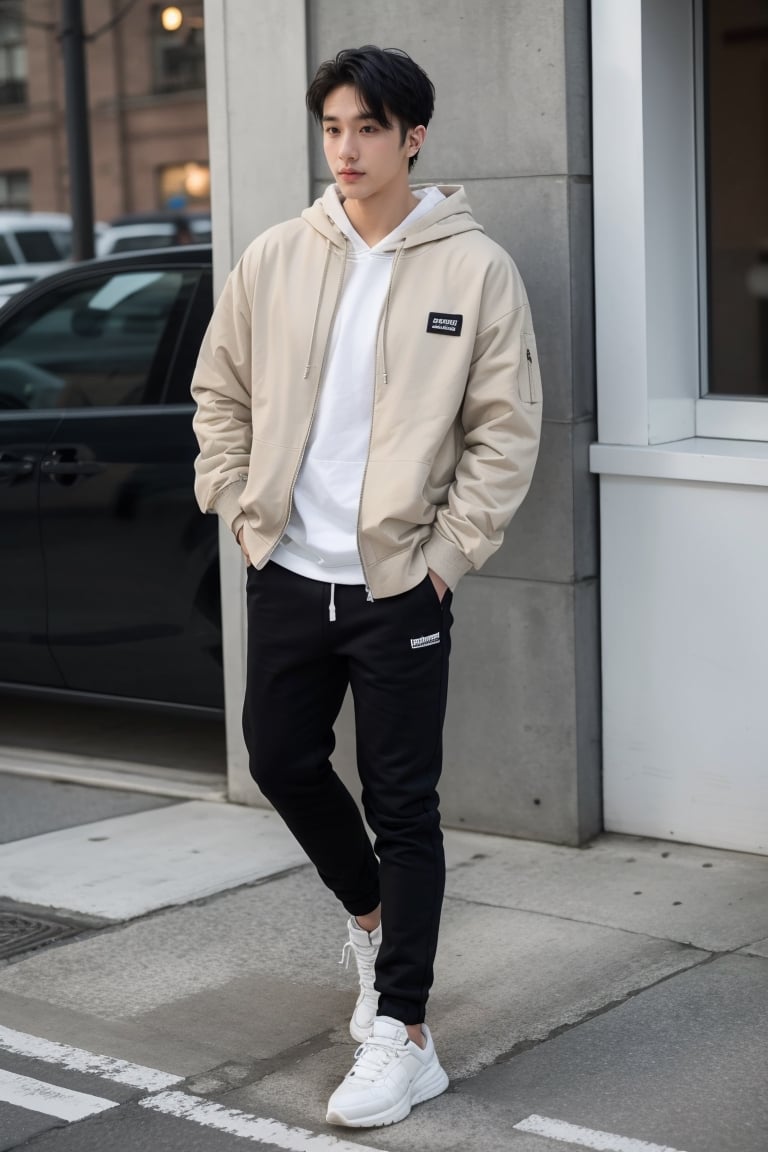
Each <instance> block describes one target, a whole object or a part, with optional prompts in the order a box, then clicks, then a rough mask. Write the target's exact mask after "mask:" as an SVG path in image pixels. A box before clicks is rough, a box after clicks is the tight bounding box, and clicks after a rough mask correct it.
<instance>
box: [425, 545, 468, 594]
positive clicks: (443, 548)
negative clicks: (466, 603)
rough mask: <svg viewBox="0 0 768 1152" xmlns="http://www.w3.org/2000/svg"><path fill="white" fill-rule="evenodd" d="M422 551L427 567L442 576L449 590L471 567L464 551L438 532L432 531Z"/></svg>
mask: <svg viewBox="0 0 768 1152" xmlns="http://www.w3.org/2000/svg"><path fill="white" fill-rule="evenodd" d="M422 551H423V553H424V559H425V560H426V562H427V567H428V568H431V569H432V571H433V572H437V574H438V576H442V578H443V580H445V582H446V584H447V585H448V587H449V588H450V589H451V591H453V590H454V588H455V587H456V585H457V584H458V582H459V580H461V578H462V576H466V574H467V572H469V570H470V568H471V567H472V565H471V564H470V562H469V560H467V558H466V556H465V555H464V553H463V552H460V551H459V549H458V548H457V547H456V545H455V544H451V542H450V541H449V540H446V539H445V537H444V536H441V535H440V534H439V533H438V532H433V533H432V535H431V536H430V538H429V540H427V542H426V544H425V545H424V547H423V549H422Z"/></svg>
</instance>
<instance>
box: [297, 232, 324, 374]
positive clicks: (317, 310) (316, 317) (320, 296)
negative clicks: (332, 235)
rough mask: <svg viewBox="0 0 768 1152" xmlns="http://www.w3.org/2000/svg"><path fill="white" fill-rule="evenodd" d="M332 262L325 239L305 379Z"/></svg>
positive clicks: (310, 365)
mask: <svg viewBox="0 0 768 1152" xmlns="http://www.w3.org/2000/svg"><path fill="white" fill-rule="evenodd" d="M330 263H331V242H330V240H326V241H325V262H324V264H323V275H322V277H321V279H320V291H319V292H318V294H317V306H316V308H315V315H314V319H313V320H312V332H311V334H310V337H309V348H308V349H307V364H306V367H305V368H304V377H303V378H304V379H305V380H306V379H307V377H308V376H309V370H310V368H311V367H312V352H313V351H314V347H315V336H316V335H317V324H318V320H319V318H320V309H321V308H322V306H323V293H324V292H325V281H326V280H327V278H328V267H329V265H330Z"/></svg>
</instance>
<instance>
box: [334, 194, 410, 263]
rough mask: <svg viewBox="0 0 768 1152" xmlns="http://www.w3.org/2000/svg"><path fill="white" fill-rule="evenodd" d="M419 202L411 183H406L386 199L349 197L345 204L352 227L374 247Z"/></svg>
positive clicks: (370, 246) (378, 197)
mask: <svg viewBox="0 0 768 1152" xmlns="http://www.w3.org/2000/svg"><path fill="white" fill-rule="evenodd" d="M418 202H419V201H418V197H416V196H414V194H413V192H411V189H410V185H408V184H406V185H405V187H404V188H402V189H398V194H397V195H396V196H393V195H392V194H391V193H390V194H389V196H388V197H387V198H386V200H384V201H382V198H381V197H380V196H369V197H368V198H367V199H365V200H349V199H347V200H344V202H343V204H344V211H345V212H346V214H347V216H348V217H349V220H350V222H351V224H352V227H353V228H354V229H355V231H356V232H357V234H358V235H359V236H361V237H362V238H363V240H364V241H365V242H366V244H367V245H368V247H369V248H372V247H373V245H374V244H378V242H379V240H383V239H384V237H385V236H389V234H390V232H394V230H395V228H397V226H398V224H402V222H403V220H405V218H406V216H409V215H410V213H411V212H412V211H413V210H414V208H415V207H416V205H417V204H418Z"/></svg>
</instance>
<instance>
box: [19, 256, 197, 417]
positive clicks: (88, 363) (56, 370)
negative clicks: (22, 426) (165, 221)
mask: <svg viewBox="0 0 768 1152" xmlns="http://www.w3.org/2000/svg"><path fill="white" fill-rule="evenodd" d="M196 275H197V274H196V273H184V272H182V271H169V272H162V271H149V270H148V271H143V270H142V271H136V272H120V273H117V274H115V275H112V276H106V277H105V276H104V275H101V276H98V277H92V278H90V279H88V280H87V281H85V282H83V281H80V282H78V283H77V284H64V285H61V286H59V287H58V288H57V289H56V290H55V291H50V292H48V293H47V294H46V295H45V296H43V297H42V298H41V299H38V300H36V301H34V302H32V303H31V304H29V305H28V306H27V308H26V309H25V310H24V311H23V312H21V313H20V314H19V315H18V316H15V317H14V318H13V319H12V320H11V321H9V322H8V323H6V324H5V325H4V326H2V327H0V408H6V409H9V408H10V409H17V408H26V409H40V408H91V407H104V406H115V405H126V404H144V403H149V402H152V401H153V400H156V399H158V398H159V397H158V396H157V395H156V394H155V390H153V388H152V372H153V368H154V365H155V361H156V357H157V356H158V354H159V352H160V351H161V349H162V347H163V340H164V338H165V339H166V340H169V341H171V342H173V343H175V341H176V338H177V335H178V330H179V326H180V322H181V317H180V315H179V309H180V308H181V309H182V310H183V308H184V306H185V303H184V302H185V301H186V299H187V292H188V289H189V288H190V287H191V284H192V283H193V281H194V279H195V277H196ZM166 351H167V349H166Z"/></svg>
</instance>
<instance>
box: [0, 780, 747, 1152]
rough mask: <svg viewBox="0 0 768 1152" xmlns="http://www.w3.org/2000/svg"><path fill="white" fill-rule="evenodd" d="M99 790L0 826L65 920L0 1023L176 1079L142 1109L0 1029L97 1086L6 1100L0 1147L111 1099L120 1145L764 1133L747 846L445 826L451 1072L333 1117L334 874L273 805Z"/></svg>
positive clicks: (436, 1142)
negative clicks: (526, 836)
mask: <svg viewBox="0 0 768 1152" xmlns="http://www.w3.org/2000/svg"><path fill="white" fill-rule="evenodd" d="M4 779H5V780H6V781H7V780H10V777H7V778H3V777H1V776H0V796H2V790H3V781H4ZM40 786H41V787H43V784H42V782H40ZM83 791H88V790H86V789H83ZM90 791H92V792H94V793H95V790H90ZM103 803H104V802H103V800H102V808H103ZM126 803H127V801H126ZM115 804H116V805H118V806H117V807H116V808H115V809H114V811H115V814H114V815H111V816H107V817H106V818H104V817H103V816H102V815H101V814H99V816H98V818H97V819H95V820H94V821H92V822H91V823H86V824H83V825H80V826H77V827H74V828H72V827H69V828H68V829H62V830H60V831H57V830H55V829H52V828H51V827H50V825H48V826H47V830H46V831H45V832H43V833H42V834H40V835H36V836H27V837H26V838H25V839H21V840H17V841H15V842H10V843H6V844H5V845H3V846H2V847H0V897H6V898H7V897H9V896H12V897H13V898H14V899H15V900H17V901H20V902H22V904H23V905H24V906H25V907H29V906H36V907H39V908H45V907H48V908H49V909H50V908H51V907H53V908H55V909H58V910H60V911H65V912H67V913H68V914H69V915H70V917H77V916H78V915H81V914H82V915H83V917H84V924H86V926H85V928H84V930H83V932H82V934H81V935H79V936H76V937H74V938H71V937H70V938H69V939H68V940H66V941H61V942H59V943H55V944H53V945H49V946H48V947H46V948H45V949H43V950H41V951H39V952H32V953H28V954H25V955H21V956H19V957H17V958H14V959H12V960H11V961H10V962H8V963H6V964H5V965H3V966H2V967H0V1025H2V1026H4V1027H5V1028H6V1029H11V1030H14V1031H15V1032H17V1033H19V1034H21V1035H22V1036H31V1037H38V1038H40V1037H42V1038H44V1039H45V1040H47V1041H51V1042H56V1043H57V1044H60V1045H70V1046H72V1047H73V1048H75V1049H78V1050H84V1051H86V1052H87V1053H90V1054H93V1055H94V1058H96V1059H99V1060H103V1059H104V1058H105V1057H119V1058H120V1059H122V1060H124V1061H131V1062H134V1063H136V1064H138V1065H141V1066H143V1067H149V1068H151V1069H156V1070H158V1071H159V1072H165V1073H167V1074H169V1075H170V1076H172V1077H174V1078H178V1079H179V1084H180V1090H181V1092H182V1093H183V1094H186V1095H182V1097H181V1100H182V1104H179V1101H178V1099H175V1098H174V1099H173V1100H171V1103H170V1104H169V1105H168V1107H169V1108H170V1109H171V1111H170V1112H169V1113H166V1114H163V1115H161V1114H159V1113H158V1111H157V1108H156V1107H155V1105H151V1106H150V1105H148V1104H147V1103H146V1100H145V1097H146V1092H145V1093H143V1094H142V1092H141V1091H140V1090H138V1089H136V1090H135V1092H134V1093H133V1095H131V1094H130V1093H128V1094H126V1091H125V1090H124V1089H121V1092H120V1093H118V1094H117V1095H115V1094H114V1092H113V1090H112V1089H111V1088H110V1089H104V1090H103V1091H102V1092H101V1093H100V1092H99V1091H98V1090H97V1089H96V1088H95V1087H94V1084H95V1083H96V1080H95V1075H96V1074H89V1075H88V1076H87V1077H86V1076H85V1073H83V1072H78V1071H77V1070H71V1069H70V1070H62V1067H60V1066H56V1068H54V1067H53V1065H47V1064H46V1059H47V1058H41V1056H40V1052H39V1050H36V1053H37V1054H31V1053H30V1052H25V1051H15V1052H14V1051H10V1050H7V1049H6V1050H4V1049H3V1045H2V1040H1V1039H0V1070H2V1069H6V1070H7V1071H8V1073H9V1074H12V1075H16V1076H17V1077H20V1078H21V1079H24V1077H26V1078H27V1079H29V1080H32V1081H37V1080H41V1079H42V1080H44V1079H45V1078H46V1075H47V1076H48V1081H49V1082H52V1083H55V1084H57V1085H60V1086H61V1088H62V1090H63V1089H66V1088H67V1087H69V1088H71V1089H72V1090H74V1091H75V1092H77V1091H78V1090H79V1091H81V1092H82V1093H83V1094H84V1096H85V1097H86V1098H89V1097H93V1096H94V1095H95V1096H97V1097H99V1096H100V1095H103V1094H104V1092H108V1093H109V1098H110V1100H111V1101H112V1102H114V1103H115V1106H114V1107H111V1108H109V1110H106V1111H102V1112H101V1113H100V1114H99V1115H98V1117H92V1118H91V1119H90V1120H88V1119H83V1120H79V1121H78V1120H73V1121H68V1122H67V1123H66V1125H65V1127H64V1128H61V1129H58V1130H57V1131H56V1132H51V1131H48V1129H47V1128H46V1126H45V1124H44V1123H43V1121H42V1119H41V1117H40V1116H39V1115H37V1114H36V1113H33V1112H30V1113H29V1114H27V1113H26V1112H25V1110H24V1109H23V1108H21V1107H19V1105H18V1104H15V1105H13V1106H10V1107H11V1117H12V1120H13V1123H15V1124H16V1125H17V1127H16V1128H13V1126H11V1129H9V1132H11V1133H12V1134H11V1135H10V1136H9V1137H8V1140H10V1139H15V1140H16V1143H10V1142H3V1140H2V1139H0V1149H6V1148H8V1149H9V1148H15V1147H18V1146H19V1145H20V1144H21V1143H22V1139H21V1134H22V1133H23V1131H24V1130H25V1129H24V1125H22V1120H23V1121H24V1124H25V1125H26V1130H29V1131H33V1132H34V1133H35V1134H36V1135H38V1137H39V1139H40V1140H41V1141H42V1142H41V1143H40V1148H41V1149H43V1148H45V1149H47V1148H48V1147H49V1146H50V1147H51V1148H52V1149H56V1150H57V1152H66V1149H68V1148H73V1149H74V1148H78V1152H81V1150H82V1152H85V1150H86V1149H88V1148H90V1146H91V1141H92V1142H93V1147H94V1148H95V1147H97V1145H99V1144H100V1146H101V1147H103V1145H104V1142H105V1141H106V1142H110V1132H111V1131H112V1128H111V1126H117V1125H119V1124H122V1126H123V1131H125V1124H126V1117H127V1116H128V1115H129V1114H128V1113H127V1112H125V1111H124V1110H125V1109H129V1108H130V1109H132V1112H131V1113H130V1115H132V1116H133V1117H134V1119H135V1123H136V1125H137V1127H136V1135H135V1144H134V1146H135V1147H143V1146H144V1142H146V1146H147V1147H149V1146H151V1145H152V1141H153V1140H154V1141H155V1142H156V1141H157V1140H158V1139H161V1140H162V1143H160V1144H157V1143H155V1146H156V1147H162V1148H168V1149H175V1148H176V1147H177V1143H175V1142H174V1141H177V1142H178V1147H179V1148H180V1149H181V1148H182V1147H186V1148H195V1147H198V1146H199V1147H201V1148H206V1149H208V1148H210V1149H213V1148H217V1149H218V1148H219V1147H221V1148H222V1149H225V1148H226V1149H228V1150H229V1149H230V1148H231V1149H232V1150H233V1152H235V1149H237V1148H239V1147H245V1146H246V1144H247V1143H255V1144H256V1145H257V1146H261V1147H263V1148H271V1147H294V1148H299V1149H302V1148H307V1149H309V1148H313V1149H317V1152H325V1149H326V1148H327V1149H331V1148H332V1147H335V1146H334V1144H333V1138H334V1137H336V1138H339V1139H342V1140H344V1139H346V1141H347V1142H348V1143H349V1142H351V1143H352V1144H354V1146H356V1147H362V1148H364V1147H372V1148H379V1149H389V1150H390V1152H394V1150H396V1149H403V1150H406V1149H408V1150H411V1149H413V1148H417V1147H418V1148H423V1149H425V1150H426V1152H431V1150H432V1149H434V1150H435V1152H437V1150H438V1149H439V1150H440V1152H444V1150H448V1149H456V1150H459V1149H462V1150H464V1149H467V1150H472V1152H474V1150H477V1152H496V1149H499V1150H501V1149H505V1150H507V1149H510V1150H513V1152H555V1150H557V1149H559V1150H560V1152H562V1150H564V1149H567V1148H568V1147H569V1146H570V1147H579V1146H580V1147H601V1148H614V1149H616V1150H617V1152H641V1150H643V1152H647V1148H648V1145H649V1144H650V1145H655V1146H656V1147H657V1148H663V1149H672V1150H673V1152H765V1148H766V1147H767V1146H768V1137H766V1132H768V1039H766V1037H768V996H766V992H768V895H767V893H768V888H767V887H766V880H767V879H768V859H766V858H763V857H754V856H745V855H739V854H736V853H729V852H722V851H710V850H708V849H703V848H695V847H690V846H684V845H679V844H669V843H665V842H656V841H649V840H639V839H633V838H627V837H617V836H604V837H602V838H600V839H599V840H597V841H595V842H594V843H593V844H592V845H590V846H589V847H587V848H585V849H581V850H577V849H568V848H560V847H556V846H551V845H544V844H533V843H526V842H522V841H511V840H505V839H501V838H497V837H491V836H483V835H477V834H473V833H465V832H448V833H447V834H446V843H447V854H448V882H447V895H446V902H445V910H444V917H443V928H442V934H441V942H440V950H439V954H438V960H437V978H436V983H435V988H434V991H433V998H432V1001H431V1003H430V1013H429V1021H430V1025H431V1027H432V1030H433V1032H434V1034H435V1039H436V1044H437V1046H438V1051H439V1053H440V1056H441V1060H442V1062H443V1063H444V1065H445V1067H446V1070H447V1071H448V1073H449V1076H450V1077H451V1088H450V1089H449V1091H448V1093H446V1095H444V1096H443V1097H441V1098H439V1099H437V1100H435V1101H431V1102H429V1103H428V1104H425V1105H422V1106H420V1107H419V1108H417V1109H416V1110H415V1111H414V1112H413V1114H412V1115H411V1117H409V1119H408V1120H406V1121H404V1122H403V1123H402V1124H400V1125H397V1126H394V1127H392V1128H387V1129H381V1130H376V1131H372V1132H365V1131H358V1130H354V1131H352V1130H347V1131H343V1130H338V1129H335V1130H333V1129H330V1128H329V1127H328V1126H327V1125H325V1123H324V1119H323V1117H324V1114H325V1103H326V1100H327V1097H328V1095H329V1094H330V1092H331V1091H332V1089H333V1088H334V1087H335V1085H336V1083H337V1081H338V1080H339V1079H340V1078H341V1077H342V1076H343V1074H344V1073H345V1072H346V1071H347V1070H348V1067H349V1065H350V1062H351V1058H352V1053H353V1049H354V1043H353V1042H352V1041H350V1038H349V1035H348V1033H347V1032H346V1023H347V1019H348V1015H349V1012H350V1009H351V1006H352V1003H353V1001H354V995H355V991H354V974H353V972H352V971H351V970H350V971H346V970H345V969H344V968H343V967H341V966H340V965H339V964H338V959H339V957H340V954H341V945H342V943H343V931H344V916H343V914H342V913H340V911H339V909H338V907H337V906H336V904H335V902H334V900H333V897H332V896H331V895H330V894H329V893H328V892H327V891H326V890H325V889H324V888H323V886H322V885H321V884H320V882H319V881H318V880H317V879H316V877H315V876H314V873H313V872H312V870H311V868H310V867H309V866H308V865H307V864H306V863H304V862H303V860H302V858H301V856H300V854H297V852H296V849H295V846H294V845H293V843H292V841H291V840H290V837H288V836H287V834H286V833H285V832H284V830H283V829H282V827H281V825H280V823H279V821H277V819H276V817H274V816H273V815H272V814H269V813H265V812H262V811H255V810H251V809H243V808H238V807H235V806H232V805H225V804H215V803H210V802H205V801H194V800H193V801H185V802H182V803H178V802H177V803H171V804H168V803H167V800H165V801H164V800H161V799H160V798H158V799H157V806H156V807H153V808H151V809H150V810H148V811H146V810H145V811H138V812H136V811H130V810H129V809H128V810H126V811H125V813H124V814H121V812H120V809H119V804H118V801H115ZM160 805H163V806H162V807H161V806H160ZM94 917H96V919H94ZM20 1043H21V1045H22V1048H23V1045H24V1043H26V1042H20ZM89 1067H90V1065H89ZM46 1069H48V1072H46ZM18 1082H19V1083H21V1080H19V1081H18ZM13 1083H17V1081H13ZM188 1098H189V1099H188ZM192 1099H194V1100H200V1101H201V1102H202V1103H201V1104H200V1105H199V1106H198V1105H197V1104H192V1103H189V1100H192ZM158 1100H159V1098H157V1099H156V1100H155V1104H157V1101H158ZM206 1102H207V1105H206ZM214 1105H215V1106H216V1108H218V1112H216V1111H215V1108H214ZM67 1106H69V1105H67ZM158 1107H159V1105H158ZM180 1107H181V1108H182V1111H184V1110H186V1112H189V1113H190V1115H189V1116H187V1117H186V1118H180V1113H179V1112H178V1111H177V1112H174V1111H173V1109H174V1108H175V1109H178V1108H180ZM1 1109H2V1105H1V1104H0V1121H1V1119H2V1111H1ZM204 1115H208V1116H209V1117H211V1120H210V1122H211V1123H212V1124H213V1123H214V1119H213V1118H215V1116H218V1118H219V1119H218V1121H216V1122H217V1123H219V1122H220V1125H222V1124H223V1127H221V1126H220V1127H219V1128H216V1129H214V1128H211V1129H210V1130H207V1129H205V1125H204V1123H203V1121H202V1120H201V1119H200V1117H202V1116H204ZM30 1116H33V1117H36V1120H35V1122H34V1124H33V1125H32V1128H30V1124H31V1123H32V1122H31V1121H30ZM118 1117H121V1119H118ZM171 1117H173V1118H171ZM222 1117H223V1118H224V1119H222ZM232 1117H234V1119H232ZM242 1117H245V1119H242ZM537 1117H538V1118H539V1119H535V1118H537ZM532 1118H533V1119H532ZM265 1119H270V1120H271V1121H273V1122H274V1123H275V1124H276V1125H277V1127H276V1128H274V1129H270V1130H269V1131H270V1132H272V1135H273V1136H275V1134H277V1135H276V1137H275V1138H276V1139H277V1141H278V1142H277V1143H274V1144H272V1143H270V1142H269V1140H268V1139H267V1137H266V1136H265V1132H267V1129H264V1128H263V1123H264V1121H265ZM256 1121H258V1122H259V1123H260V1124H262V1127H261V1128H259V1127H258V1126H257V1127H254V1126H253V1125H254V1124H256ZM116 1130H117V1129H116ZM193 1130H194V1134H193ZM299 1130H303V1131H304V1133H305V1135H304V1136H296V1135H295V1133H296V1132H297V1131H299ZM2 1131H3V1128H2V1123H1V1122H0V1133H1V1132H2ZM44 1132H47V1133H48V1134H47V1135H43V1133H44ZM285 1132H288V1133H293V1135H290V1136H286V1135H285ZM184 1133H186V1135H184ZM201 1133H202V1135H201ZM258 1133H261V1135H260V1136H259V1135H258ZM158 1134H161V1135H158ZM601 1134H603V1135H601ZM605 1134H607V1135H605ZM17 1135H18V1136H19V1138H18V1139H16V1136H17ZM197 1140H199V1141H200V1143H199V1144H198V1143H196V1142H195V1141H197ZM312 1140H315V1141H320V1142H319V1143H317V1142H316V1143H314V1144H313V1143H312V1142H311V1141H312ZM281 1141H282V1142H281ZM291 1141H292V1142H293V1143H291ZM642 1142H645V1144H643V1143H642ZM34 1147H37V1145H34ZM337 1152H338V1150H337Z"/></svg>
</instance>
